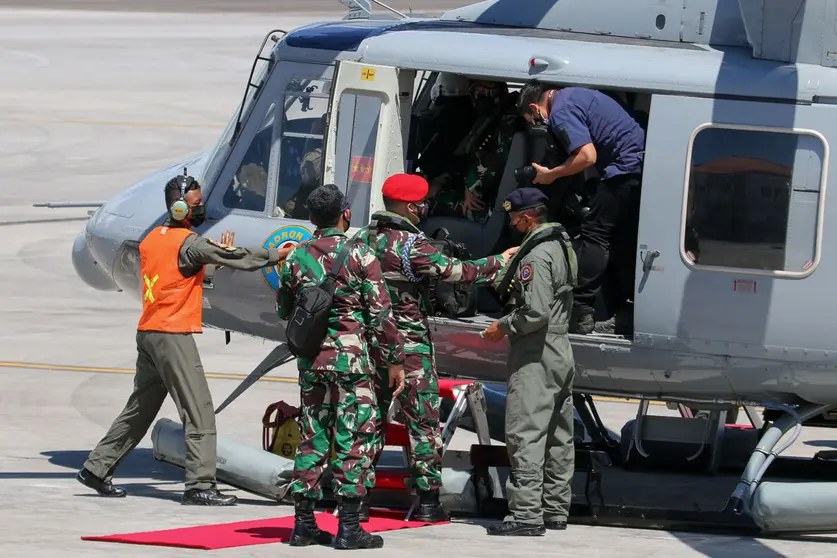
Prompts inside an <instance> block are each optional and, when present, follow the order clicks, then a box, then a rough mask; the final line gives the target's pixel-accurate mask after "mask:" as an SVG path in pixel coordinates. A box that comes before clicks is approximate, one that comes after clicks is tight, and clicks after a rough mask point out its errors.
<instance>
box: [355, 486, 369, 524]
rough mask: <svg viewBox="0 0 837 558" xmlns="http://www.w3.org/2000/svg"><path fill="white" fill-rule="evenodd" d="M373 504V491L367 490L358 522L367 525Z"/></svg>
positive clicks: (361, 503)
mask: <svg viewBox="0 0 837 558" xmlns="http://www.w3.org/2000/svg"><path fill="white" fill-rule="evenodd" d="M371 502H372V491H371V490H369V489H367V490H366V495H365V496H364V497H363V500H361V502H360V511H359V512H358V521H360V522H361V523H367V522H368V521H369V504H370V503H371Z"/></svg>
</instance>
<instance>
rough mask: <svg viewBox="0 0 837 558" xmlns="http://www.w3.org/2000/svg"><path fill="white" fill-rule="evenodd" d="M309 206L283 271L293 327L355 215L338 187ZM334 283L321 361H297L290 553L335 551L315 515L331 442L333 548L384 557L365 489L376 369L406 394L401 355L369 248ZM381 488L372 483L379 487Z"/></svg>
mask: <svg viewBox="0 0 837 558" xmlns="http://www.w3.org/2000/svg"><path fill="white" fill-rule="evenodd" d="M306 206H307V207H308V210H309V211H310V219H311V222H312V223H313V224H314V225H315V226H316V227H317V229H316V230H315V231H314V236H313V238H312V239H311V240H309V241H307V242H305V243H303V244H301V245H300V246H298V247H297V249H296V251H295V252H294V253H293V254H292V255H291V256H290V257H289V258H288V259H287V260H285V263H284V265H282V268H281V269H280V271H279V292H278V305H277V308H278V314H279V318H280V319H283V320H287V319H288V318H289V317H290V316H291V313H292V311H293V307H294V301H295V300H296V298H297V296H298V295H299V293H300V291H301V290H302V289H303V288H305V287H309V286H314V285H317V284H320V283H321V282H322V281H323V279H324V278H325V276H326V273H329V272H330V271H331V269H332V267H333V266H334V262H335V258H337V257H338V255H339V254H341V253H343V248H344V246H345V245H346V243H347V242H352V241H351V240H349V239H348V238H346V231H347V230H349V223H350V222H351V210H350V208H349V204H348V203H347V202H346V199H345V197H344V196H343V193H342V192H340V190H338V189H337V187H335V186H334V185H332V184H328V185H325V186H320V187H319V188H317V189H316V190H314V191H313V192H311V195H310V196H308V200H307V202H306ZM336 275H337V281H336V288H335V290H334V297H333V299H332V304H331V309H330V311H329V314H328V331H327V333H326V337H325V339H324V341H323V344H322V348H321V350H320V352H319V353H318V354H317V355H316V356H315V357H314V358H313V359H312V360H309V359H306V358H298V359H297V366H298V368H299V389H300V400H301V405H300V418H299V430H300V434H301V440H300V443H299V447H298V449H297V453H296V459H295V461H294V476H293V482H292V484H291V491H292V492H293V493H294V499H295V508H296V520H295V524H294V530H293V533H292V535H291V546H308V545H310V544H315V543H316V544H323V545H327V544H330V543H331V535H330V534H329V533H326V532H323V531H321V530H320V529H319V527H317V521H316V519H315V518H314V506H315V504H316V502H317V500H319V499H321V498H322V497H323V490H322V487H321V481H322V478H323V474H324V473H325V469H326V466H327V465H328V460H329V455H330V454H331V443H332V440H333V441H334V449H335V457H334V458H333V459H332V462H331V470H332V473H333V476H332V483H333V485H334V494H335V496H336V498H337V501H338V503H339V507H340V526H339V528H338V531H337V539H336V543H335V546H336V547H337V548H340V549H350V548H381V547H382V546H383V544H384V541H383V539H382V538H381V537H380V536H378V535H370V534H369V533H367V532H366V531H364V530H363V528H362V527H361V526H360V524H359V523H358V521H359V517H358V513H359V511H360V505H361V499H362V498H363V497H364V496H365V495H366V486H365V483H364V481H365V480H366V478H367V475H372V476H374V468H372V459H373V457H374V451H375V448H374V446H375V421H374V418H375V391H374V387H373V382H372V371H373V369H374V367H376V366H377V367H379V368H380V367H382V368H386V369H388V376H389V385H390V386H392V385H393V384H394V383H395V382H396V381H398V382H399V384H400V385H399V386H398V389H397V391H398V393H400V392H401V390H402V389H403V387H404V370H403V362H404V349H403V341H402V339H401V335H400V334H399V333H398V327H397V326H396V325H395V319H394V318H393V316H392V302H391V301H390V297H389V294H388V293H387V288H386V284H385V283H384V278H383V276H382V274H381V265H380V264H379V263H378V260H377V259H376V258H375V253H374V252H373V251H372V250H370V249H369V247H368V246H366V245H364V244H361V243H358V242H354V243H353V244H351V245H350V248H348V252H347V253H346V259H345V262H344V263H343V264H342V265H341V266H340V267H339V269H338V270H337V272H336ZM367 334H368V335H369V336H370V337H372V338H374V339H375V340H376V346H377V348H378V351H377V352H376V353H375V355H376V356H377V357H378V360H377V361H376V362H375V363H374V364H373V363H370V362H369V360H368V357H367V354H368V351H367ZM373 482H374V481H373Z"/></svg>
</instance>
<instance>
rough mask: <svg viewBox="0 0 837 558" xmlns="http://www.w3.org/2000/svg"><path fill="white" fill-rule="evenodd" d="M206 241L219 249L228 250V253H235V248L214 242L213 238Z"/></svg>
mask: <svg viewBox="0 0 837 558" xmlns="http://www.w3.org/2000/svg"><path fill="white" fill-rule="evenodd" d="M206 240H207V242H209V243H210V244H212V245H213V246H217V247H218V248H221V249H222V250H226V251H227V252H235V246H227V245H226V244H221V243H220V242H218V241H216V240H212V239H211V238H207V239H206Z"/></svg>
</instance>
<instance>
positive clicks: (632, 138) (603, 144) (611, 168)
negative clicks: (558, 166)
mask: <svg viewBox="0 0 837 558" xmlns="http://www.w3.org/2000/svg"><path fill="white" fill-rule="evenodd" d="M549 127H550V129H551V130H552V133H554V134H555V135H556V136H557V138H558V140H559V141H560V142H561V143H562V144H563V147H564V148H565V149H566V150H567V153H568V154H570V155H571V154H572V153H573V151H575V150H576V149H578V148H579V147H581V146H583V145H585V144H588V143H592V144H593V146H594V147H595V148H596V154H597V156H596V169H597V170H598V171H599V174H600V175H601V177H602V180H605V179H607V178H612V177H614V176H617V175H620V174H633V173H639V172H641V171H642V159H643V152H644V151H645V132H643V131H642V128H640V127H639V124H637V122H636V120H634V119H633V118H631V115H629V114H628V113H627V112H625V109H623V108H622V107H621V106H620V105H619V103H617V102H616V101H614V100H613V99H611V98H610V97H608V96H607V95H605V94H604V93H602V92H600V91H596V90H595V89H584V88H581V87H565V88H564V89H561V90H559V91H557V92H556V93H555V96H554V97H553V100H552V109H551V111H550V113H549Z"/></svg>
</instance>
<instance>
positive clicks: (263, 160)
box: [223, 103, 276, 211]
mask: <svg viewBox="0 0 837 558" xmlns="http://www.w3.org/2000/svg"><path fill="white" fill-rule="evenodd" d="M275 108H276V104H275V103H272V104H271V105H270V107H269V108H268V109H267V113H266V114H265V117H264V119H263V120H262V123H261V125H259V129H258V131H257V132H256V135H255V136H254V137H253V141H251V142H250V146H249V147H248V148H247V152H246V153H245V154H244V157H243V158H242V160H241V163H239V165H238V169H237V170H236V171H235V174H233V177H232V179H231V180H230V183H229V185H228V186H227V190H226V191H225V192H224V197H223V203H224V206H226V207H228V208H230V209H243V210H246V211H264V208H265V199H266V194H267V174H268V165H269V164H270V148H271V145H272V143H273V141H272V140H273V118H274V112H275Z"/></svg>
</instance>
